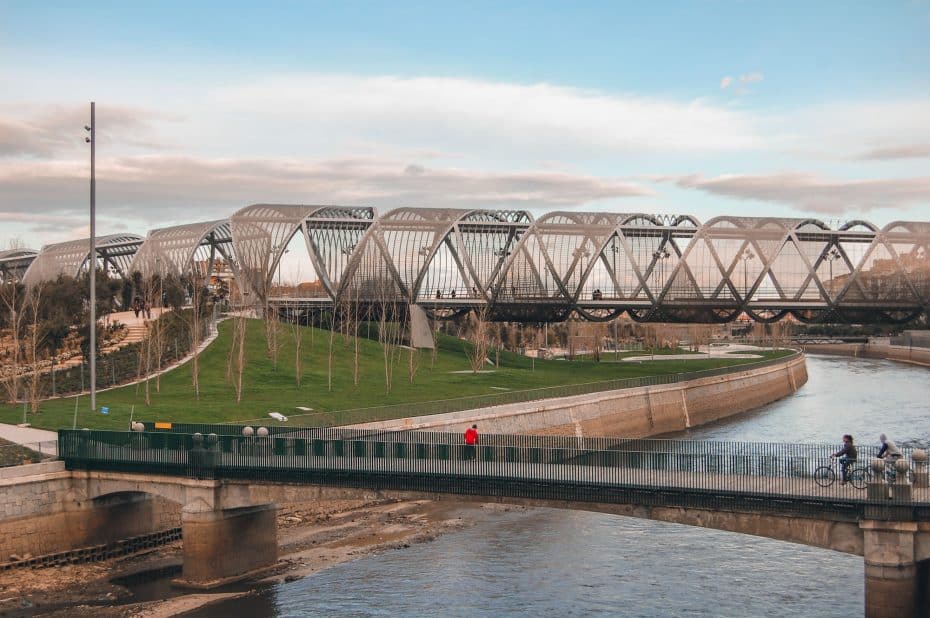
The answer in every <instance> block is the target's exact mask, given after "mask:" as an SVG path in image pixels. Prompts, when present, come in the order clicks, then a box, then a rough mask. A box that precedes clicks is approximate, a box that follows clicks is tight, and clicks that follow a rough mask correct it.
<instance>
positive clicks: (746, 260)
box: [739, 247, 756, 303]
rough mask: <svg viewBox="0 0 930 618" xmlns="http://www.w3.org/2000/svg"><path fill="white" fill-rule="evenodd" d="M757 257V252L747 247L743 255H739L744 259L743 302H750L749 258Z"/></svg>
mask: <svg viewBox="0 0 930 618" xmlns="http://www.w3.org/2000/svg"><path fill="white" fill-rule="evenodd" d="M755 257H756V254H755V253H753V252H752V249H750V248H748V247H747V248H746V250H745V251H743V253H742V255H740V256H739V259H741V260H743V302H744V303H748V302H749V298H748V295H749V279H748V265H749V260H751V259H753V258H755Z"/></svg>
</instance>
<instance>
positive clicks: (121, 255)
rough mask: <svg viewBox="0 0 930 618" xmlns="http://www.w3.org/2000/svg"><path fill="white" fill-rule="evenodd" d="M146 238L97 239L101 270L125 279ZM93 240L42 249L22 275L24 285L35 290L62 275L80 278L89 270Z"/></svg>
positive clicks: (110, 237)
mask: <svg viewBox="0 0 930 618" xmlns="http://www.w3.org/2000/svg"><path fill="white" fill-rule="evenodd" d="M142 242H143V239H142V237H141V236H137V235H135V234H111V235H109V236H101V237H98V238H97V239H96V242H95V246H96V250H97V255H96V256H95V258H96V260H97V262H98V266H97V267H98V268H102V269H103V270H104V272H106V273H108V274H110V275H112V276H120V277H124V278H125V277H126V275H127V272H128V268H129V263H130V261H131V260H132V257H133V255H135V253H136V250H137V249H138V248H139V246H141V245H142ZM91 259H92V258H91V254H90V238H84V239H82V240H71V241H68V242H62V243H56V244H53V245H46V246H44V247H42V249H41V251H39V253H38V254H37V255H36V256H35V259H34V260H33V261H32V263H31V264H30V265H29V268H28V269H27V270H26V272H25V273H24V274H23V279H22V281H23V284H25V285H26V286H27V287H32V286H34V285H36V284H39V283H42V282H43V281H51V280H53V279H55V278H57V277H58V276H59V275H66V276H69V277H79V276H81V274H82V273H83V272H85V271H86V270H88V269H89V264H90V260H91Z"/></svg>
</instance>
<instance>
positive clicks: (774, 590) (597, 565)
mask: <svg viewBox="0 0 930 618" xmlns="http://www.w3.org/2000/svg"><path fill="white" fill-rule="evenodd" d="M807 368H808V374H809V378H810V379H809V381H808V383H807V384H806V385H805V386H804V387H803V388H801V390H800V391H798V392H797V393H796V394H794V395H793V396H790V397H788V398H786V399H783V400H781V401H778V402H775V403H773V404H771V405H768V406H766V407H764V408H761V409H759V410H756V411H753V412H750V413H747V414H743V415H740V416H738V417H736V418H732V419H728V420H726V421H724V422H720V423H716V424H714V425H709V426H705V427H701V428H697V429H694V430H692V431H689V432H685V433H680V434H675V435H673V436H671V437H675V438H681V439H693V440H739V441H759V442H828V443H839V441H840V436H841V435H842V434H844V433H852V434H853V435H854V436H855V437H856V441H857V442H859V443H861V444H870V445H876V444H877V443H878V434H879V433H881V432H885V433H887V434H888V435H889V436H891V437H892V438H894V439H895V440H896V441H897V442H898V444H899V445H915V446H916V445H920V446H927V445H930V414H928V408H930V373H928V370H927V369H926V368H921V367H910V366H907V365H901V364H896V363H892V362H890V361H882V360H869V359H852V358H843V357H828V356H809V357H808V360H807ZM467 513H468V515H469V516H470V517H476V518H477V523H476V525H474V526H472V527H469V528H466V529H464V530H462V531H459V532H455V533H450V534H446V535H443V536H441V537H440V538H439V539H437V540H436V541H434V542H432V543H425V544H420V545H413V546H411V547H409V548H406V549H402V550H397V551H392V552H389V553H386V554H383V555H379V556H373V557H369V558H365V559H362V560H358V561H355V562H349V563H344V564H341V565H338V566H336V567H334V568H331V569H328V570H326V571H323V572H321V573H318V574H316V575H314V576H312V577H308V578H306V579H303V580H299V581H295V582H291V583H285V584H280V585H276V586H274V587H271V588H269V589H267V590H265V591H264V592H263V593H261V594H259V595H256V596H254V597H250V598H247V599H237V600H236V601H235V602H234V603H227V604H219V605H215V606H210V607H206V608H203V609H201V610H199V611H198V612H196V613H195V614H192V615H194V616H201V617H211V618H212V617H219V616H224V617H225V616H230V615H249V616H281V617H284V616H317V615H339V616H395V615H404V616H435V615H441V616H498V615H509V616H554V615H558V616H584V615H591V614H611V615H618V616H715V617H717V616H726V617H730V616H732V617H743V616H790V617H791V618H796V617H797V616H837V617H839V616H842V617H847V616H857V615H862V611H863V566H862V558H861V557H858V556H849V555H845V554H841V553H838V552H833V551H827V550H820V549H815V548H812V547H807V546H803V545H793V544H789V543H784V542H778V541H772V540H768V539H763V538H757V537H752V536H747V535H741V534H733V533H727V532H719V531H715V530H709V529H704V528H694V527H689V526H682V525H677V524H666V523H660V522H652V521H646V520H637V519H632V518H623V517H617V516H613V515H602V514H595V513H584V512H579V511H562V510H555V509H529V510H520V509H518V510H513V511H500V510H486V511H476V510H474V509H470V510H468V511H467Z"/></svg>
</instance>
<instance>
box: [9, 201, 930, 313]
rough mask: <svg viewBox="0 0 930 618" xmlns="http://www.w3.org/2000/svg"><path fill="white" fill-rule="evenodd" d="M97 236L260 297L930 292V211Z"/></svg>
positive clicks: (278, 300)
mask: <svg viewBox="0 0 930 618" xmlns="http://www.w3.org/2000/svg"><path fill="white" fill-rule="evenodd" d="M297 235H300V236H301V237H302V239H303V242H302V243H300V244H301V245H302V247H304V249H305V250H306V252H307V257H308V258H309V263H310V264H311V269H312V270H313V271H314V272H313V273H312V274H311V273H306V280H305V281H306V282H307V284H306V285H298V286H292V288H289V289H287V290H284V289H283V287H282V286H275V285H274V284H273V277H274V274H275V272H276V271H277V269H278V267H279V263H280V262H281V260H282V257H283V255H284V253H285V252H286V251H288V249H287V248H288V246H292V245H291V242H292V241H293V240H294V239H295V238H296V237H297ZM98 242H100V245H99V248H98V262H101V263H103V264H104V265H106V264H110V265H111V267H112V266H113V265H115V268H112V271H111V272H115V273H116V274H117V275H125V274H126V273H127V272H133V271H136V270H138V271H140V272H142V273H143V274H144V275H145V274H154V273H156V272H158V273H164V272H175V273H182V274H183V273H184V272H187V271H189V270H190V269H192V268H194V267H195V265H200V264H203V263H205V262H207V261H208V260H209V261H210V262H212V261H213V260H214V259H216V257H217V256H218V255H219V256H221V257H222V259H223V260H224V261H225V262H226V263H228V264H229V266H230V268H231V270H232V272H233V273H234V276H235V279H236V282H237V284H238V286H239V287H240V288H241V289H242V290H243V291H244V292H246V293H247V294H249V295H251V296H250V302H254V303H263V304H268V305H272V306H279V307H283V306H285V305H286V306H288V307H291V308H292V309H293V308H299V309H300V310H301V311H317V310H319V311H325V310H328V309H329V308H331V307H333V306H335V305H338V304H339V303H346V304H354V305H356V306H358V305H364V306H366V307H367V308H369V309H370V308H377V307H380V308H381V310H385V308H387V307H391V308H392V311H398V310H402V309H404V308H406V307H409V306H411V305H416V306H418V307H420V308H422V309H423V310H424V311H426V313H427V314H429V315H431V316H432V317H435V318H444V317H450V316H454V315H457V314H460V313H463V312H466V311H471V310H477V311H481V312H483V313H484V314H485V315H486V316H487V317H488V318H489V319H497V320H515V321H532V322H542V321H560V320H564V319H566V318H568V317H570V316H572V315H576V316H580V317H581V318H583V319H587V320H610V319H613V318H615V317H617V316H619V315H621V314H622V313H627V314H628V315H629V316H630V317H631V318H633V319H634V320H637V321H654V322H659V321H660V322H724V321H728V320H733V319H735V318H736V317H737V316H739V315H741V314H745V315H748V316H749V317H751V318H752V319H754V320H756V321H762V322H769V321H775V320H779V319H782V318H784V317H786V316H789V315H790V316H793V318H794V319H797V320H800V321H804V322H854V323H869V322H904V321H908V320H911V319H914V318H915V317H918V316H921V315H926V314H927V309H928V307H930V223H921V222H904V221H898V222H894V223H890V224H888V225H886V226H885V227H883V228H881V229H879V228H878V227H876V226H875V225H873V224H871V223H868V222H866V221H851V222H848V223H846V224H843V225H840V226H836V227H835V228H831V227H830V226H828V225H827V224H825V223H823V222H822V221H819V220H816V219H788V218H752V217H716V218H713V219H711V220H710V221H707V222H706V223H703V224H701V223H700V222H699V221H697V220H696V219H695V218H694V217H690V216H655V215H648V214H642V213H606V212H574V211H566V212H552V213H548V214H545V215H543V216H542V217H540V218H538V219H535V220H534V218H533V217H532V216H531V215H530V214H529V213H528V212H526V211H520V210H457V209H442V208H398V209H395V210H392V211H389V212H387V213H385V214H383V215H381V216H377V215H376V213H375V211H374V209H372V208H365V207H347V206H301V205H282V204H256V205H252V206H248V207H246V208H243V209H241V210H239V211H238V212H236V213H235V214H233V215H232V216H231V217H230V218H229V219H228V220H223V221H211V222H206V223H197V224H190V225H186V226H178V227H175V228H165V229H162V230H155V231H153V232H151V233H150V234H149V235H148V237H147V238H146V239H145V240H144V241H143V240H142V239H140V238H138V237H131V236H128V235H124V236H121V237H107V238H104V239H100V240H99V241H98ZM87 247H88V242H87V241H86V240H84V241H74V242H72V243H63V244H62V245H50V246H47V247H45V248H43V249H42V251H41V252H39V253H38V255H37V256H35V259H34V261H33V263H32V266H30V268H29V270H28V271H27V272H26V273H25V277H24V281H25V282H27V284H28V283H30V282H32V283H34V282H36V281H39V280H42V279H48V278H53V277H54V276H56V274H57V273H59V272H65V273H70V272H71V271H74V272H75V273H77V272H80V270H81V269H82V268H86V267H87V264H88V263H89V256H88V255H87ZM82 251H83V253H82ZM126 255H128V256H129V257H128V258H127V257H126ZM133 256H134V257H133ZM20 257H22V256H20ZM124 258H125V259H124ZM130 258H131V259H132V263H131V264H128V259H130ZM123 261H127V264H125V265H124V264H123V263H122V262H123ZM2 265H3V256H2V255H0V269H2ZM197 267H201V266H197Z"/></svg>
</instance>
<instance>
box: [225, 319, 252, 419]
mask: <svg viewBox="0 0 930 618" xmlns="http://www.w3.org/2000/svg"><path fill="white" fill-rule="evenodd" d="M247 329H248V319H247V318H246V314H245V312H244V311H239V312H237V313H236V317H235V318H234V319H233V336H232V343H231V345H230V350H229V357H228V360H227V362H228V365H227V366H228V367H229V368H230V369H228V370H227V375H230V376H231V377H232V379H233V385H234V386H235V389H236V403H240V402H241V401H242V375H243V373H245V341H246V337H245V335H246V330H247Z"/></svg>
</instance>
